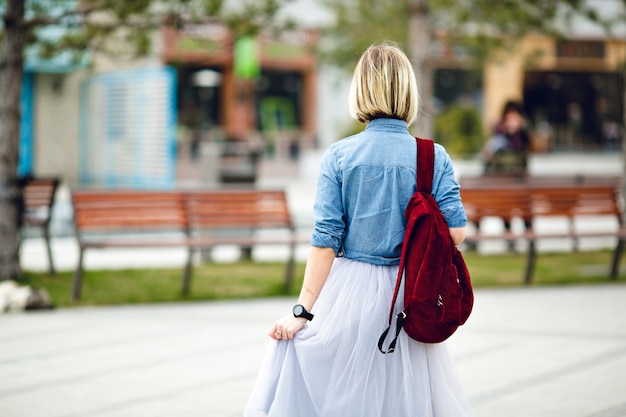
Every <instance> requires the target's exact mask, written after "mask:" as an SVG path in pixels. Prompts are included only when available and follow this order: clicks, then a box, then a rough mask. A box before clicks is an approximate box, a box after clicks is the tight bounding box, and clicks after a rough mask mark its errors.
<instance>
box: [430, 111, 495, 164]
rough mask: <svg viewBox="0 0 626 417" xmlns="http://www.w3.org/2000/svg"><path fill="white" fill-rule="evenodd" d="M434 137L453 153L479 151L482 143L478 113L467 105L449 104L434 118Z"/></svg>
mask: <svg viewBox="0 0 626 417" xmlns="http://www.w3.org/2000/svg"><path fill="white" fill-rule="evenodd" d="M435 138H436V141H437V142H438V143H441V144H442V145H443V146H445V147H446V150H447V151H448V152H449V153H451V154H453V155H458V156H467V155H471V154H474V153H476V152H478V151H480V150H481V148H482V147H483V144H484V136H483V130H482V122H481V118H480V113H479V112H478V110H476V108H475V107H472V106H469V105H462V104H455V105H453V106H450V107H449V108H448V109H447V110H446V111H444V112H443V113H441V114H439V115H438V116H437V118H436V119H435Z"/></svg>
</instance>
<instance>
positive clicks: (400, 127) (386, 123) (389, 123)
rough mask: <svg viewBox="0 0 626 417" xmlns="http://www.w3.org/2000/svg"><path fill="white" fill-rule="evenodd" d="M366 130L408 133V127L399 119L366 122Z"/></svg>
mask: <svg viewBox="0 0 626 417" xmlns="http://www.w3.org/2000/svg"><path fill="white" fill-rule="evenodd" d="M365 129H366V130H395V131H397V132H401V133H408V132H409V125H408V124H407V123H406V122H405V121H404V120H399V119H374V120H370V121H369V122H367V125H366V126H365Z"/></svg>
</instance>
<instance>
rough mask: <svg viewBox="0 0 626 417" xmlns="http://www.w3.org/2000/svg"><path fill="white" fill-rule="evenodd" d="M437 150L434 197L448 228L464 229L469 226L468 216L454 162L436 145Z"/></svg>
mask: <svg viewBox="0 0 626 417" xmlns="http://www.w3.org/2000/svg"><path fill="white" fill-rule="evenodd" d="M435 150H436V152H435V176H434V178H433V197H434V198H435V201H437V204H438V205H439V209H440V210H441V213H442V214H443V217H444V218H445V219H446V222H447V223H448V227H451V228H453V227H463V226H465V225H466V224H467V215H466V214H465V209H464V208H463V202H462V201H461V187H460V186H459V183H458V182H457V181H456V178H455V176H454V167H453V166H452V160H451V159H450V156H449V155H448V153H447V152H446V151H445V149H444V148H443V147H442V146H440V145H435Z"/></svg>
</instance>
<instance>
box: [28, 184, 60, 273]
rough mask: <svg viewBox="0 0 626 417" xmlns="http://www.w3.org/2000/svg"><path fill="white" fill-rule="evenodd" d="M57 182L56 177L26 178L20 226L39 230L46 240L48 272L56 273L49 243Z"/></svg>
mask: <svg viewBox="0 0 626 417" xmlns="http://www.w3.org/2000/svg"><path fill="white" fill-rule="evenodd" d="M59 182H60V181H59V179H58V178H56V177H40V178H27V179H25V182H24V185H23V188H22V196H23V202H24V206H23V211H22V226H27V227H34V228H38V229H39V230H41V232H42V234H43V237H44V239H45V242H46V250H47V253H48V271H49V272H50V274H55V273H56V270H55V268H54V259H53V257H52V247H51V245H50V220H51V218H52V207H53V205H54V198H55V195H56V191H57V189H58V187H59Z"/></svg>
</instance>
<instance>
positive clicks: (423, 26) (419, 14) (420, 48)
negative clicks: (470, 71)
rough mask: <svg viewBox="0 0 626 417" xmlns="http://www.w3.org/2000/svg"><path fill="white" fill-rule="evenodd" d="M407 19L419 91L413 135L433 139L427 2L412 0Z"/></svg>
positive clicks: (411, 57) (410, 49)
mask: <svg viewBox="0 0 626 417" xmlns="http://www.w3.org/2000/svg"><path fill="white" fill-rule="evenodd" d="M410 8H411V11H410V12H411V15H410V18H409V55H410V56H409V58H410V59H411V61H412V62H413V65H415V71H416V75H417V83H418V88H419V91H420V99H421V103H420V112H419V115H418V117H417V119H416V121H415V126H414V128H413V129H414V130H415V134H416V135H417V136H419V137H422V138H432V137H433V118H434V117H435V114H434V106H433V85H434V78H433V74H434V72H433V64H432V56H431V54H430V48H431V33H430V21H429V18H428V14H429V6H428V0H412V1H411V4H410Z"/></svg>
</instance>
